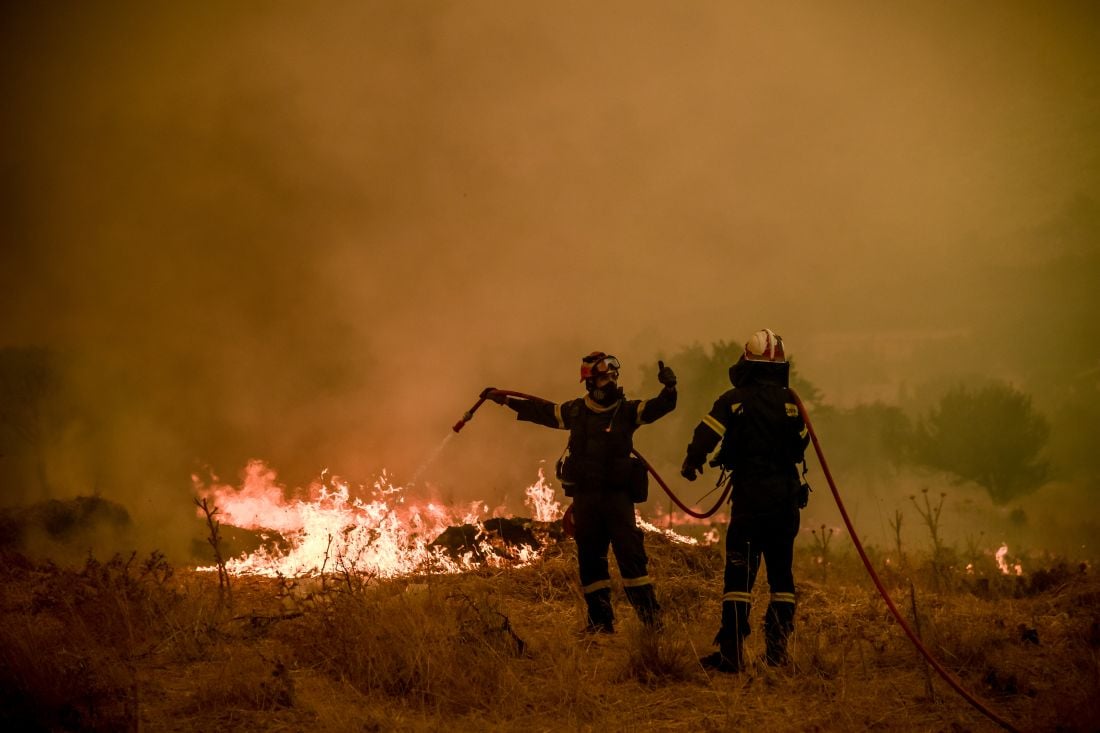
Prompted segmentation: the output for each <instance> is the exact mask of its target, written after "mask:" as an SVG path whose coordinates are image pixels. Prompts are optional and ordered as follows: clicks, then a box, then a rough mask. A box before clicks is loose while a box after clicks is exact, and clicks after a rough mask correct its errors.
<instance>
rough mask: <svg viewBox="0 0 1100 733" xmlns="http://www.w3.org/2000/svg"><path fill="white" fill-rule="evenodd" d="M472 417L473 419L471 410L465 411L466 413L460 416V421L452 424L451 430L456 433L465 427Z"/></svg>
mask: <svg viewBox="0 0 1100 733" xmlns="http://www.w3.org/2000/svg"><path fill="white" fill-rule="evenodd" d="M473 417H474V411H473V410H467V411H466V412H464V413H463V414H462V419H461V420H459V421H458V422H456V423H455V424H454V427H453V428H451V430H453V431H455V432H456V433H457V432H458V431H459V430H462V428H463V427H465V425H466V423H468V422H470V420H472V419H473Z"/></svg>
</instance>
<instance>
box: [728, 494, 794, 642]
mask: <svg viewBox="0 0 1100 733" xmlns="http://www.w3.org/2000/svg"><path fill="white" fill-rule="evenodd" d="M798 525H799V511H798V509H797V508H795V507H791V508H790V509H789V510H783V511H779V512H774V513H768V514H739V513H737V510H736V507H735V508H734V509H733V511H732V512H731V516H730V524H729V530H728V531H727V533H726V566H725V572H724V578H723V586H722V628H721V630H720V631H719V637H727V638H732V637H734V636H736V637H739V638H743V637H745V636H748V634H749V631H750V627H749V611H750V610H751V608H752V588H753V585H754V584H755V583H756V574H757V573H758V572H759V570H760V562H761V560H763V561H764V564H765V567H766V568H767V575H768V586H769V587H770V589H771V601H770V603H769V604H768V613H767V615H766V616H765V621H764V623H765V630H766V632H768V633H769V635H770V636H771V635H781V636H782V637H784V638H785V637H786V636H787V635H788V634H790V632H791V630H792V629H793V627H794V605H795V595H794V593H795V588H794V572H793V569H792V565H793V564H794V540H795V537H796V536H797V535H798Z"/></svg>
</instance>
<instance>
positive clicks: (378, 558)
mask: <svg viewBox="0 0 1100 733" xmlns="http://www.w3.org/2000/svg"><path fill="white" fill-rule="evenodd" d="M192 480H193V481H194V484H195V489H196V492H197V493H198V495H199V496H200V497H203V498H205V499H206V500H207V501H208V503H209V504H212V505H213V506H215V507H217V510H218V513H217V515H216V518H217V519H218V520H219V521H220V522H221V523H222V524H228V525H232V526H234V527H239V528H241V529H248V530H254V531H257V532H260V533H264V532H271V533H272V540H274V539H275V538H274V536H273V535H274V534H276V533H277V534H278V535H279V536H280V537H281V538H282V542H281V543H279V542H275V541H272V542H271V543H270V544H269V545H265V546H264V547H261V548H260V549H258V550H257V551H255V552H253V553H252V554H250V555H245V556H243V557H238V558H233V559H231V560H228V561H227V562H226V569H227V570H228V571H229V572H230V573H231V574H234V575H264V576H268V577H277V576H284V577H301V576H311V575H318V574H321V573H325V572H352V573H356V574H362V575H368V576H373V577H380V578H389V577H396V576H400V575H408V574H411V573H417V572H431V573H454V572H461V571H463V570H468V569H471V568H473V567H476V566H477V565H478V564H479V562H478V561H475V558H474V554H475V553H473V552H470V553H467V554H466V555H464V556H461V557H458V558H455V557H453V556H451V555H449V554H447V552H446V551H445V550H444V549H442V548H440V547H432V546H430V545H431V542H432V540H434V539H435V538H436V537H438V536H439V535H440V534H441V533H442V532H443V531H444V530H446V529H447V528H448V527H452V526H461V525H468V524H476V523H478V522H479V521H480V520H481V519H482V518H483V517H484V516H485V515H487V514H488V512H489V507H488V505H487V504H485V503H483V502H473V503H471V504H468V505H466V506H462V507H444V506H441V505H439V504H435V503H431V502H427V503H419V502H415V501H410V500H409V499H408V498H407V497H406V496H405V495H404V489H403V488H402V487H399V486H394V485H393V484H392V483H391V482H390V481H389V479H388V477H387V476H386V475H385V473H383V474H382V476H381V477H379V479H378V480H376V481H375V483H374V485H373V486H372V487H370V489H369V490H364V489H363V488H362V487H361V488H360V489H359V490H358V491H356V492H353V491H352V490H351V487H350V486H349V485H348V484H347V483H345V482H343V481H341V480H340V479H337V478H331V479H328V480H326V479H325V476H324V474H322V477H321V479H319V480H318V481H316V482H314V483H313V484H311V485H310V486H309V488H308V489H306V490H305V491H304V492H299V493H302V494H304V496H305V497H306V498H287V491H286V489H285V487H283V486H282V485H280V484H279V483H278V481H277V477H276V474H275V472H274V471H273V470H272V469H270V468H269V467H268V466H267V465H266V464H264V463H263V462H261V461H253V462H251V463H249V464H248V466H247V467H246V469H245V472H244V477H243V480H242V483H241V485H240V486H239V487H234V486H230V485H228V484H222V483H219V482H218V481H217V480H216V479H215V480H213V481H211V482H209V483H204V482H203V481H202V480H200V479H199V478H198V477H196V476H193V477H192ZM359 493H367V494H368V495H369V498H366V499H364V498H359V497H358V496H356V495H355V494H359ZM527 504H528V505H529V506H531V507H532V508H533V510H534V512H535V515H536V517H535V518H536V520H538V521H553V520H554V519H558V518H560V517H561V513H562V512H561V505H560V504H558V503H557V502H556V501H555V500H554V496H553V488H552V487H551V486H550V484H549V483H548V482H547V481H546V478H545V477H544V476H543V474H542V471H541V470H540V471H539V479H538V481H536V482H535V483H534V484H533V485H532V486H530V487H528V489H527ZM479 550H481V551H482V552H481V554H482V557H483V558H487V562H489V563H491V564H508V565H513V566H515V565H522V564H524V563H526V562H530V561H531V560H533V559H534V558H535V557H537V554H538V553H537V550H533V549H532V550H529V549H527V548H521V549H520V550H518V551H517V553H516V554H515V555H514V556H512V557H502V556H501V554H500V553H499V552H497V551H494V550H493V548H492V547H491V546H490V545H489V543H488V541H485V544H484V546H483V547H479ZM213 569H214V568H213V567H207V568H200V570H213Z"/></svg>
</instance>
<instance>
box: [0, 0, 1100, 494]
mask: <svg viewBox="0 0 1100 733" xmlns="http://www.w3.org/2000/svg"><path fill="white" fill-rule="evenodd" d="M775 5H776V4H774V3H743V2H727V1H722V2H688V3H672V2H637V1H634V0H632V1H630V2H595V3H593V2H576V3H573V2H554V3H539V2H480V1H464V2H397V1H393V2H347V3H344V2H322V3H273V2H235V3H133V4H123V3H112V2H105V3H76V2H74V3H50V4H23V3H6V4H4V7H3V9H2V10H0V59H2V63H3V68H4V73H3V75H2V80H0V87H2V93H3V98H4V100H5V101H4V112H3V113H2V128H0V129H2V132H3V139H4V145H3V149H2V151H0V166H2V169H0V172H2V176H0V180H2V184H0V185H2V186H3V191H2V194H3V195H2V203H0V207H2V208H0V212H2V219H0V221H2V222H3V223H2V229H0V238H2V239H0V245H2V252H0V298H2V301H0V305H2V316H0V346H27V345H44V346H52V347H55V348H62V349H66V350H71V351H73V352H77V353H80V354H82V355H84V356H85V357H86V358H88V359H89V360H90V361H91V362H92V363H94V364H95V365H96V369H97V370H98V371H97V372H96V375H95V376H94V377H93V376H89V377H88V380H89V384H93V385H101V384H102V382H103V380H108V381H110V382H111V383H112V389H113V390H114V391H112V392H111V393H110V396H109V397H108V396H104V395H103V394H102V393H101V392H102V390H101V389H100V387H96V388H95V391H96V397H97V398H99V399H102V400H108V399H117V400H119V401H120V404H122V403H124V404H126V405H128V407H127V408H126V410H125V414H126V416H127V417H126V420H127V421H128V422H127V423H126V427H125V428H119V430H128V431H131V433H132V435H133V436H135V437H134V439H133V440H116V441H115V448H114V449H113V450H115V451H116V452H118V453H119V454H120V460H121V457H129V458H133V457H134V455H139V454H140V456H141V458H142V460H143V461H145V462H146V463H148V464H152V465H153V466H159V470H160V471H161V472H162V473H163V474H165V475H169V476H171V475H176V474H177V473H186V470H185V469H182V468H180V466H184V465H185V464H186V462H197V463H200V464H201V463H204V462H208V463H209V464H210V465H211V466H213V467H215V468H216V469H217V470H219V471H222V472H227V471H228V472H232V471H235V470H238V469H239V468H240V466H242V465H243V463H242V461H243V460H244V459H246V458H248V457H255V458H262V459H265V460H267V461H269V462H270V463H271V464H272V465H273V466H274V467H275V468H276V469H277V470H279V469H282V470H290V471H292V472H293V471H298V472H302V473H306V472H310V471H318V472H319V471H320V470H321V469H322V468H325V467H329V468H331V469H332V470H334V471H337V472H340V473H345V474H348V475H351V476H356V477H358V478H364V479H365V478H366V474H367V473H368V472H370V471H374V470H377V469H379V468H381V467H383V466H385V467H388V468H390V469H391V470H393V471H397V472H399V473H403V474H404V475H406V476H407V475H408V474H409V473H410V472H411V471H413V470H414V469H415V467H416V466H417V465H418V461H421V460H422V459H423V458H424V456H425V455H426V454H427V453H429V452H430V451H431V449H432V448H434V447H435V446H436V445H438V443H439V441H440V440H441V439H442V438H443V437H444V436H445V435H446V434H447V431H448V429H449V426H450V425H451V424H452V423H453V422H454V421H455V420H456V419H457V418H458V416H459V415H460V414H461V413H462V411H463V410H465V409H466V408H467V407H468V406H469V404H470V403H472V402H473V401H474V399H475V398H476V396H477V393H478V391H479V390H480V389H481V388H482V387H484V386H485V385H487V384H494V385H496V386H500V387H507V388H512V389H517V390H521V391H529V392H536V393H539V394H544V395H546V396H547V397H550V398H553V399H565V398H568V397H571V396H574V395H575V394H577V392H578V386H577V384H576V376H575V375H576V371H577V365H578V360H579V357H580V356H581V355H582V354H584V353H587V352H588V351H591V350H592V349H603V350H607V351H611V352H614V353H616V354H618V355H619V356H620V358H621V359H622V360H623V362H624V366H625V369H626V371H625V374H624V377H625V380H626V383H627V386H628V388H631V389H632V391H633V392H634V393H635V394H638V395H639V396H644V394H643V393H647V392H653V391H655V390H656V385H644V386H643V385H640V384H639V383H638V379H637V376H638V371H637V370H638V367H639V366H640V362H642V361H646V362H649V361H652V360H655V359H656V357H657V355H658V354H663V355H667V354H670V353H675V352H676V351H677V350H678V349H680V348H682V347H684V346H688V345H690V344H693V343H702V344H710V343H712V342H715V341H719V340H725V341H731V340H732V341H743V340H744V339H745V338H746V337H747V336H748V335H749V334H750V333H751V332H752V331H754V330H756V329H757V328H760V327H763V326H768V327H771V328H773V329H775V330H777V331H779V332H780V333H782V334H783V335H784V337H785V338H786V340H787V342H788V344H789V345H790V350H791V351H793V352H794V354H795V355H796V357H797V358H798V359H799V365H800V369H801V370H802V371H803V373H804V374H805V376H806V377H808V378H809V379H811V380H812V381H814V382H815V383H816V384H817V385H818V386H819V387H820V388H821V389H822V390H823V391H824V393H825V394H826V396H827V397H828V398H831V399H832V400H834V401H835V402H837V403H851V402H855V401H858V400H861V399H870V398H875V397H882V398H885V399H890V398H892V397H894V396H896V393H897V385H898V383H899V382H900V381H905V380H914V381H919V380H920V379H922V378H926V377H928V376H935V375H936V374H937V373H938V372H943V371H946V370H949V369H951V368H953V366H955V365H957V366H958V370H959V371H960V372H973V371H983V370H990V371H993V372H995V373H996V374H998V375H1001V376H1005V377H1006V378H1020V377H1021V369H1022V367H1020V366H1019V365H1017V364H1016V363H1015V362H1013V360H1012V350H1011V349H1005V350H1003V351H998V350H997V349H996V348H993V349H990V348H989V345H988V343H986V342H985V341H983V340H982V339H981V334H982V333H984V331H985V329H987V327H989V326H990V324H997V325H998V326H999V327H1000V328H1002V329H1003V331H1002V332H999V335H998V338H999V337H1000V336H1003V335H1004V334H1012V333H1017V334H1024V333H1028V332H1030V331H1034V330H1044V331H1045V332H1046V333H1047V334H1048V337H1049V338H1052V339H1063V338H1066V337H1067V336H1070V335H1072V334H1076V333H1078V332H1081V331H1085V330H1086V329H1087V330H1088V332H1089V333H1092V334H1095V333H1096V326H1095V325H1093V324H1092V323H1091V321H1093V320H1094V319H1091V318H1086V317H1087V316H1088V314H1089V310H1088V309H1086V310H1085V311H1084V312H1083V313H1082V312H1081V311H1079V310H1078V311H1071V312H1072V313H1076V314H1078V315H1079V316H1080V319H1079V320H1074V319H1073V317H1071V318H1070V319H1069V321H1068V322H1066V321H1065V319H1063V321H1062V322H1059V323H1057V324H1051V323H1035V322H1032V321H1030V320H1028V317H1027V314H1024V313H1021V312H1020V309H1014V308H1013V307H1012V304H1013V303H1014V302H1015V301H1016V300H1017V296H1019V295H1021V291H1014V290H1012V287H1014V286H1011V285H1010V284H1011V283H1027V277H1028V276H1027V273H1028V272H1031V271H1032V270H1033V269H1034V268H1037V267H1038V268H1041V267H1043V266H1045V265H1044V263H1045V262H1046V261H1047V259H1048V258H1056V257H1057V256H1060V255H1061V254H1064V252H1063V251H1062V250H1063V249H1064V248H1065V247H1070V246H1071V245H1072V242H1070V243H1069V244H1067V243H1066V242H1053V243H1051V244H1050V246H1052V247H1054V249H1051V250H1049V252H1048V251H1047V250H1046V247H1047V242H1046V241H1044V240H1042V239H1041V235H1042V233H1043V232H1050V231H1053V230H1055V229H1057V228H1058V226H1060V225H1059V222H1062V221H1065V220H1066V217H1067V216H1070V218H1071V219H1072V214H1070V215H1067V214H1066V212H1067V211H1070V212H1072V211H1084V212H1085V213H1084V214H1081V216H1082V217H1084V220H1086V221H1092V219H1090V218H1089V217H1090V216H1093V215H1094V212H1095V206H1096V201H1097V200H1098V199H1100V144H1098V142H1097V141H1098V140H1100V54H1098V53H1097V48H1100V6H1098V5H1097V4H1096V3H1093V2H1079V3H1074V2H1052V3H1035V2H1019V3H1014V2H962V3H931V2H911V3H910V2H891V3H875V2H846V1H842V2H806V3H783V4H780V7H775ZM1074 202H1077V204H1076V205H1077V206H1078V208H1077V209H1073V206H1074V205H1075V204H1074ZM1082 202H1083V203H1082ZM1086 229H1087V227H1086ZM1098 231H1100V230H1089V231H1086V232H1085V235H1084V237H1085V241H1086V243H1087V244H1088V246H1092V247H1095V241H1096V240H1095V238H1090V237H1091V236H1092V235H1095V234H1097V233H1098ZM1074 241H1078V240H1074ZM1093 251H1094V250H1093ZM991 273H993V274H996V273H1000V275H1003V277H1000V279H996V278H993V277H992V275H991ZM1055 277H1056V276H1055ZM1055 282H1056V283H1057V280H1055ZM1025 287H1026V286H1025ZM1044 287H1049V282H1048V283H1047V284H1046V285H1045V286H1044ZM1075 287H1076V288H1077V290H1074V291H1072V293H1071V295H1072V297H1076V298H1079V297H1080V292H1082V290H1081V289H1082V288H1087V287H1088V286H1087V284H1085V285H1082V284H1081V283H1077V284H1076V285H1075ZM1055 289H1057V287H1056V288H1055ZM1087 302H1088V303H1089V304H1090V305H1094V304H1095V303H1096V301H1095V300H1089V301H1087ZM1015 318H1019V319H1020V321H1019V323H1015V322H1013V321H1012V320H1011V319H1015ZM1006 319H1009V320H1008V321H1007V322H1006ZM1086 320H1087V321H1089V323H1087V324H1086ZM1025 338H1026V337H1025ZM1090 353H1091V354H1092V355H1093V356H1095V354H1096V352H1095V350H1094V351H1092V352H1090ZM980 354H984V355H985V356H982V358H981V359H979V358H978V357H979V355H980ZM930 355H931V358H929V357H930ZM987 357H988V361H983V360H982V359H986V358H987ZM1090 358H1091V357H1090ZM971 360H972V361H971ZM673 366H674V367H675V364H673ZM684 388H687V385H684ZM493 409H497V408H495V407H494V408H493ZM536 432H537V429H536V428H533V427H531V426H516V425H513V424H511V423H509V422H507V420H506V418H505V416H502V415H501V414H497V415H495V416H493V417H483V416H482V415H479V417H478V422H476V423H474V426H472V427H470V428H467V431H465V432H463V434H462V435H461V437H460V440H461V441H462V444H461V447H460V448H456V444H452V445H450V446H448V448H447V451H448V452H454V453H456V454H461V456H465V457H464V458H463V457H459V456H458V455H456V456H453V457H451V459H450V460H451V463H450V464H445V465H450V466H451V467H452V469H453V470H455V471H456V472H462V473H464V474H465V478H464V481H465V482H466V484H467V485H469V484H470V483H471V482H480V483H481V484H483V485H485V486H491V487H499V486H506V485H508V482H509V481H512V479H513V476H514V475H516V474H519V475H522V476H529V475H530V473H531V466H530V463H529V462H526V461H527V456H528V455H530V454H535V455H539V454H548V455H549V457H550V458H551V459H552V458H554V457H556V453H555V451H556V450H559V444H560V443H561V436H560V435H553V434H550V435H549V436H548V437H547V436H542V435H541V434H539V435H535V433H536ZM546 432H547V433H550V431H546ZM688 437H689V436H670V438H669V439H673V440H682V441H683V442H684V443H685V444H686V442H687V440H688ZM131 453H132V454H133V455H131ZM166 456H172V457H173V458H174V459H178V460H179V461H180V462H181V463H180V464H179V466H177V465H175V464H172V465H171V466H165V465H164V463H165V460H166V459H165V457H166ZM517 463H518V464H519V465H517ZM143 470H144V469H143ZM149 470H153V469H152V468H150V469H149ZM435 478H436V479H440V480H442V478H443V477H441V476H436V477H435ZM124 480H125V479H124V478H121V477H120V478H118V481H124ZM165 480H170V479H165ZM184 481H186V479H184ZM459 491H460V493H470V494H475V495H476V494H477V492H478V489H477V488H469V489H467V488H461V487H460V489H459Z"/></svg>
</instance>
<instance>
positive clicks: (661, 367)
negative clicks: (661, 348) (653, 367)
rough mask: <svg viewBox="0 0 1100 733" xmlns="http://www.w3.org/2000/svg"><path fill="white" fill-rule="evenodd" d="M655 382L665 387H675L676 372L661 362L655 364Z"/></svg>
mask: <svg viewBox="0 0 1100 733" xmlns="http://www.w3.org/2000/svg"><path fill="white" fill-rule="evenodd" d="M657 381H658V382H660V383H661V384H663V385H664V386H666V387H675V386H676V372H674V371H672V367H668V366H665V363H664V362H663V361H658V362H657Z"/></svg>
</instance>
